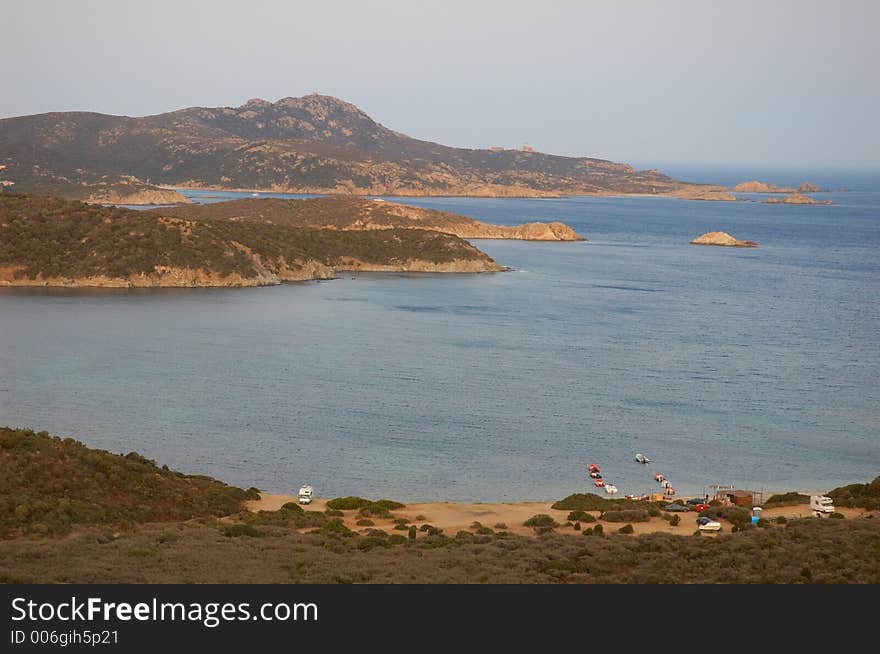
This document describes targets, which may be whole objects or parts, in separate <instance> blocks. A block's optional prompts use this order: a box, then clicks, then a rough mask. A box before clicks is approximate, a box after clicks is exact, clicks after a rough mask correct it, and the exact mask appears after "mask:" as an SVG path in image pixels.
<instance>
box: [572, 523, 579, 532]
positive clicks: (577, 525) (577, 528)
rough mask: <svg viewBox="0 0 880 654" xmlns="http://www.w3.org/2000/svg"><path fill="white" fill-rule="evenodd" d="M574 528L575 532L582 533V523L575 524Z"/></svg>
mask: <svg viewBox="0 0 880 654" xmlns="http://www.w3.org/2000/svg"><path fill="white" fill-rule="evenodd" d="M572 528H573V529H574V530H575V531H580V530H581V523H580V522H575V523H574V527H572Z"/></svg>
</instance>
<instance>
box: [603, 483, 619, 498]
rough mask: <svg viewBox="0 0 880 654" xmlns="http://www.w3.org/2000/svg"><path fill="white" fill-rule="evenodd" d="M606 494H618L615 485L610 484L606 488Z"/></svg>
mask: <svg viewBox="0 0 880 654" xmlns="http://www.w3.org/2000/svg"><path fill="white" fill-rule="evenodd" d="M605 492H606V493H608V494H609V495H614V494H615V493H616V492H617V486H615V485H614V484H608V485H607V486H605Z"/></svg>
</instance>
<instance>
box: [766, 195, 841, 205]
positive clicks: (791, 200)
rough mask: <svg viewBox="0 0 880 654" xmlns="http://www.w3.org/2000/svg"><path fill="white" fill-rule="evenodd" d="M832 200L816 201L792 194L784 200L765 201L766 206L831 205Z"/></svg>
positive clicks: (770, 199) (769, 199)
mask: <svg viewBox="0 0 880 654" xmlns="http://www.w3.org/2000/svg"><path fill="white" fill-rule="evenodd" d="M831 203H832V202H831V200H814V199H813V198H811V197H808V196H806V195H801V194H800V193H791V194H789V195H786V196H785V197H784V198H780V197H774V198H767V199H766V200H764V204H831Z"/></svg>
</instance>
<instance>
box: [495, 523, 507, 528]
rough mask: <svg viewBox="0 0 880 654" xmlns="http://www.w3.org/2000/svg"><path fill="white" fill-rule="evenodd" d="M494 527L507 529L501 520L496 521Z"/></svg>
mask: <svg viewBox="0 0 880 654" xmlns="http://www.w3.org/2000/svg"><path fill="white" fill-rule="evenodd" d="M495 529H507V525H506V524H504V523H503V522H496V523H495Z"/></svg>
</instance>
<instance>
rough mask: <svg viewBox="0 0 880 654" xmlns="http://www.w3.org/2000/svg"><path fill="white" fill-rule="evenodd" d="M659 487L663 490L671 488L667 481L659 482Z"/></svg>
mask: <svg viewBox="0 0 880 654" xmlns="http://www.w3.org/2000/svg"><path fill="white" fill-rule="evenodd" d="M660 485H661V486H663V488H672V484H671V483H670V481H669V480H668V479H664V480H663V481H661V482H660Z"/></svg>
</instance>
